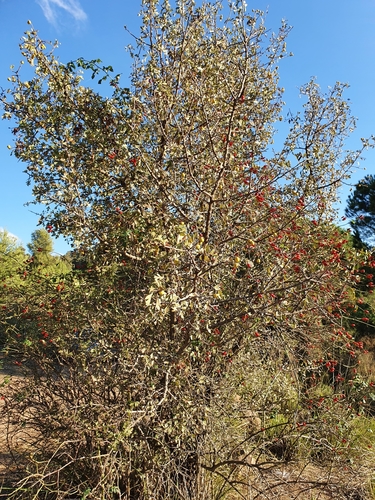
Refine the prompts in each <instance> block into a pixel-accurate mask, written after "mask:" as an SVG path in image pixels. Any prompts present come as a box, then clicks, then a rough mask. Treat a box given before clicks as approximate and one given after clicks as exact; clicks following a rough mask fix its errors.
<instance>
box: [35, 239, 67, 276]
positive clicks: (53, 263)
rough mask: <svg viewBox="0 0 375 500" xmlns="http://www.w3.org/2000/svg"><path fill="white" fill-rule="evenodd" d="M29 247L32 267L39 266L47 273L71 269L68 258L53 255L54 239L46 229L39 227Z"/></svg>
mask: <svg viewBox="0 0 375 500" xmlns="http://www.w3.org/2000/svg"><path fill="white" fill-rule="evenodd" d="M27 248H28V250H29V252H30V254H31V263H30V264H31V267H34V268H39V270H41V269H42V270H43V272H45V273H53V274H59V273H63V272H68V271H69V270H70V266H71V264H70V262H69V261H68V259H66V258H60V257H59V256H57V255H53V254H52V253H53V240H52V237H51V235H50V234H49V232H48V231H47V230H46V229H37V230H36V231H34V232H33V233H32V235H31V242H30V243H28V245H27Z"/></svg>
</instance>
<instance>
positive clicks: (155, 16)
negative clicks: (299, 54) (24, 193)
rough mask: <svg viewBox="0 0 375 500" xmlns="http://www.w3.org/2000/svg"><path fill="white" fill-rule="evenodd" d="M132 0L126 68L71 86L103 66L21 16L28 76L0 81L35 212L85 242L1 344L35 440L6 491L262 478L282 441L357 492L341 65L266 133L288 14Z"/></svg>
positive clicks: (302, 461) (167, 491) (99, 492)
mask: <svg viewBox="0 0 375 500" xmlns="http://www.w3.org/2000/svg"><path fill="white" fill-rule="evenodd" d="M141 15H142V19H143V27H142V29H141V35H140V36H139V38H137V39H136V40H137V42H136V43H137V47H136V49H134V51H133V58H134V67H133V71H132V78H131V82H132V88H131V89H124V88H121V86H120V84H119V79H118V78H117V77H115V78H112V79H110V80H109V81H110V85H111V86H112V95H111V96H110V97H102V96H101V95H99V94H98V93H95V92H94V91H93V90H91V89H90V88H87V87H85V86H83V84H82V78H83V76H82V73H81V71H82V70H90V72H92V74H93V76H95V75H97V74H98V73H99V72H100V71H103V72H104V74H103V78H106V77H107V76H108V75H109V73H110V72H111V68H110V67H107V68H104V69H102V70H101V69H100V67H99V66H98V64H99V63H98V61H91V62H87V61H84V60H82V59H80V60H78V61H75V62H70V63H68V64H65V65H64V64H62V63H60V62H59V61H58V60H57V59H56V58H55V56H54V54H53V50H50V48H48V49H47V45H46V43H44V42H43V41H42V40H40V38H39V37H38V34H37V32H36V31H35V30H34V29H32V28H31V29H30V31H28V32H27V33H26V34H25V37H24V40H23V43H22V45H21V52H22V55H23V57H24V58H25V59H26V60H27V61H28V62H29V63H30V64H33V65H34V67H35V68H36V70H35V76H34V77H33V78H32V80H30V81H26V82H25V81H23V80H22V78H21V74H20V71H19V70H16V71H15V72H14V74H13V75H12V77H11V80H12V81H13V82H14V87H13V88H12V89H11V90H10V91H9V94H10V96H7V95H4V96H3V106H4V108H5V113H4V117H5V118H10V117H12V118H13V119H14V120H15V121H16V128H15V129H14V133H15V137H16V142H15V148H14V154H15V155H16V156H17V158H19V159H20V160H22V161H24V162H25V163H26V171H27V173H28V175H29V176H30V178H31V179H32V181H33V182H32V184H33V193H34V196H35V200H36V202H39V203H40V202H42V203H43V204H45V205H46V206H47V210H46V212H45V213H44V214H42V222H43V224H45V226H46V228H48V230H50V231H51V232H52V233H53V234H56V235H64V236H65V237H67V238H69V239H70V241H71V242H72V243H73V244H74V245H75V247H76V248H77V251H79V252H80V255H82V256H83V257H82V258H83V259H84V262H85V266H84V269H83V270H75V271H74V272H72V273H71V274H69V275H66V276H65V277H64V278H63V279H62V280H61V281H60V282H58V283H56V280H54V279H50V278H49V277H46V276H44V277H43V280H42V281H41V282H39V281H38V280H37V279H35V277H34V276H33V274H32V273H30V276H28V278H27V279H28V280H30V283H32V284H33V287H32V288H33V292H32V293H31V294H30V295H28V296H25V295H22V294H18V295H17V293H18V292H17V290H16V291H15V296H14V302H15V303H17V304H19V308H20V315H21V316H22V318H23V324H24V325H27V324H28V323H27V322H30V325H33V326H32V328H30V329H29V330H28V331H27V332H26V333H27V336H26V337H25V336H22V335H21V336H19V335H20V333H19V332H15V334H14V335H12V336H10V337H9V346H12V348H13V350H14V351H15V352H18V353H19V355H20V356H21V357H22V362H23V363H24V364H25V366H30V367H31V369H32V372H33V377H28V378H25V380H24V382H23V384H22V390H21V389H17V391H14V392H13V393H12V392H11V391H10V392H9V394H8V395H7V407H6V408H7V413H6V415H7V416H8V417H9V418H10V419H11V420H12V421H14V416H13V415H19V414H22V415H24V418H23V421H22V424H23V428H22V429H25V428H26V429H32V431H33V432H30V436H33V438H34V442H33V446H34V451H35V453H34V455H32V456H31V458H30V459H29V463H28V471H29V475H28V476H27V475H26V477H25V478H24V480H23V482H21V483H19V484H20V485H21V486H20V489H19V491H18V492H17V493H16V494H19V495H23V497H22V498H25V490H27V491H29V492H30V495H34V498H36V496H35V495H37V494H40V492H43V494H46V495H47V494H48V493H51V494H53V493H56V492H59V494H63V495H65V496H68V495H81V496H82V495H84V496H85V498H95V499H98V498H102V499H108V498H128V499H142V498H148V497H150V496H153V497H154V498H157V499H165V498H173V499H177V498H180V499H184V500H186V499H187V498H190V499H193V498H194V499H195V498H197V499H198V498H199V499H202V498H215V499H219V498H224V496H225V494H226V493H227V492H228V490H230V494H235V495H238V497H240V498H241V497H242V498H246V495H247V496H249V495H252V494H253V493H254V492H257V493H258V494H259V495H260V494H262V493H264V494H269V493H267V492H269V491H271V492H272V494H274V495H275V494H276V493H277V492H280V494H282V491H281V490H282V488H284V487H285V484H286V483H287V482H288V481H285V480H284V479H283V481H282V482H280V481H279V479H277V476H275V475H273V473H272V470H273V469H274V468H275V467H277V468H280V467H281V466H285V467H287V466H288V464H289V462H290V461H291V460H293V464H294V465H293V467H294V468H293V474H292V475H291V476H290V478H291V479H290V481H291V482H292V483H293V484H295V483H296V479H295V477H297V478H299V479H297V482H298V481H301V483H303V488H306V485H310V486H311V487H312V488H325V487H327V484H329V485H330V487H332V488H336V491H337V492H339V493H338V494H342V496H344V495H349V494H352V493H353V494H354V490H355V489H357V490H358V491H357V493H358V492H359V490H363V484H365V480H366V478H367V475H366V474H367V472H368V471H369V470H371V471H372V465H373V461H372V460H373V458H372V451H371V448H369V447H368V446H367V445H368V444H369V443H368V442H366V439H369V438H367V435H366V437H364V438H362V441H360V440H359V439H357V435H356V433H355V419H356V418H359V417H358V414H360V415H362V414H363V418H364V419H365V418H366V408H365V407H363V405H362V406H359V403H358V404H357V401H360V399H358V398H357V399H355V398H354V397H352V396H351V394H352V392H351V391H353V394H354V392H355V391H354V389H355V388H356V386H355V384H354V381H353V368H354V365H355V363H356V361H355V360H356V352H357V351H358V350H360V349H361V346H360V345H356V344H355V341H354V339H352V338H351V335H350V333H349V332H347V331H346V330H345V328H343V315H345V314H346V313H345V311H344V310H343V303H344V302H345V301H347V298H348V294H349V292H350V290H351V287H352V285H353V283H355V281H356V279H357V260H356V253H355V251H353V250H352V249H351V248H350V247H348V246H347V245H346V243H347V238H346V237H345V235H343V234H342V233H341V232H340V231H338V230H337V229H336V228H335V227H333V225H332V217H333V215H334V214H333V212H332V209H331V207H332V203H333V202H334V201H335V199H336V196H337V193H336V189H337V187H338V186H339V185H340V182H341V180H342V179H344V178H346V177H347V176H348V173H349V172H350V169H351V167H352V165H353V163H354V162H355V161H357V159H358V157H359V156H360V154H361V150H362V148H361V149H360V150H359V151H356V152H349V153H344V149H343V148H344V140H345V137H346V136H347V134H348V133H349V131H350V130H351V128H352V126H353V120H352V118H351V116H350V112H349V108H348V104H347V102H346V101H345V100H344V98H343V91H344V89H345V86H344V85H341V84H339V83H338V84H336V85H335V86H334V87H333V88H332V89H331V90H330V91H329V92H328V93H327V94H324V93H322V92H321V91H320V89H319V87H318V85H317V84H316V82H315V81H311V82H309V83H308V84H307V85H306V86H304V87H303V88H302V89H301V93H302V95H303V96H304V98H305V105H304V111H303V113H302V114H297V115H296V116H290V117H289V119H288V121H289V126H290V131H289V134H288V136H287V138H286V140H285V143H284V146H283V147H282V148H281V149H280V150H279V151H276V152H275V151H273V150H272V146H271V144H272V142H273V137H274V134H275V128H276V126H275V123H277V122H278V121H280V120H281V121H283V120H284V118H283V116H282V106H283V102H282V93H283V90H282V89H281V88H279V86H278V67H277V64H278V62H279V60H280V59H281V58H283V57H284V56H285V55H286V49H285V39H286V36H287V34H288V31H289V29H288V27H287V26H286V25H282V27H281V29H280V31H279V33H277V34H275V35H274V36H273V37H272V38H271V39H270V41H269V42H266V40H265V35H266V29H265V27H264V24H263V21H262V14H261V13H260V12H254V13H253V14H252V15H248V14H247V13H246V12H245V9H244V6H243V5H242V3H241V2H234V3H233V4H232V5H231V9H230V18H229V19H227V20H226V21H225V22H224V21H223V20H222V19H221V18H220V15H221V14H220V7H219V5H211V4H203V5H202V6H201V7H199V8H196V7H195V6H194V4H193V2H192V1H190V0H180V1H179V2H177V9H176V10H172V9H171V8H170V6H169V4H168V2H166V1H163V2H155V1H151V0H145V1H144V2H143V3H142V11H141ZM368 145H369V142H368V141H364V142H363V147H366V146H368ZM38 279H39V278H38ZM21 311H22V312H21ZM20 339H21V340H20ZM347 379H349V381H348V384H347V385H346V380H347ZM366 388H367V386H366ZM369 390H370V389H369ZM20 394H22V397H20ZM361 396H363V394H362V393H361ZM362 401H363V397H362ZM31 409H37V411H32V410H31ZM18 430H19V429H18V428H16V429H15V430H14V433H15V434H17V432H18ZM35 436H37V439H36V438H35ZM349 441H350V443H351V444H350V446H349V445H347V444H346V443H348V442H349ZM354 454H355V456H357V455H359V456H360V459H358V468H357V467H355V466H354V465H353V474H350V473H349V471H347V470H345V474H344V475H343V474H342V473H340V471H342V469H343V467H342V465H343V462H345V464H347V463H348V460H350V459H351V456H352V455H354ZM327 463H329V469H328V468H324V465H325V464H327ZM312 464H314V466H315V467H316V469H313V470H314V473H313V474H312V473H311V474H310V475H307V476H306V471H309V470H310V471H311V469H308V465H311V466H312ZM332 464H333V465H332ZM332 470H334V471H335V473H334V474H332ZM294 474H296V476H295V475H294ZM349 490H351V491H349ZM249 491H250V493H248V492H249ZM254 494H255V493H254ZM298 495H299V492H296V493H295V496H298ZM289 497H290V498H291V497H292V495H291V493H290V491H289Z"/></svg>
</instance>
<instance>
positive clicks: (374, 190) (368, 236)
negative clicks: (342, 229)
mask: <svg viewBox="0 0 375 500" xmlns="http://www.w3.org/2000/svg"><path fill="white" fill-rule="evenodd" d="M347 204H348V206H347V208H346V210H345V214H346V215H347V216H348V217H350V218H352V219H353V218H354V220H353V221H352V222H351V226H352V227H353V229H354V234H353V236H354V238H355V239H356V240H357V242H358V244H359V245H361V244H362V245H367V246H368V247H371V246H372V245H373V243H374V242H375V239H374V238H375V236H374V235H375V176H374V175H366V177H365V178H364V179H362V180H361V181H359V182H358V184H356V186H355V189H354V191H353V192H352V194H351V195H350V196H349V198H348V201H347Z"/></svg>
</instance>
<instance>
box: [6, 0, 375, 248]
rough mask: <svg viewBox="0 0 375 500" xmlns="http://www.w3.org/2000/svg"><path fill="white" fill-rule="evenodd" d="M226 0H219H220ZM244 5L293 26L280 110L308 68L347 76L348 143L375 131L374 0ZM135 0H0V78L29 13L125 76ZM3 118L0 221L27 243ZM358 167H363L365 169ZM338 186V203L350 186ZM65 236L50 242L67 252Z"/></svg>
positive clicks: (331, 79) (74, 50)
mask: <svg viewBox="0 0 375 500" xmlns="http://www.w3.org/2000/svg"><path fill="white" fill-rule="evenodd" d="M225 1H226V0H224V3H225ZM247 3H248V8H249V9H252V8H254V9H261V10H267V11H268V15H267V17H266V23H265V24H266V26H267V27H268V28H269V29H271V30H277V28H278V26H279V24H280V20H281V19H286V20H287V21H288V23H289V24H290V25H291V26H293V30H292V32H291V34H290V36H289V39H288V50H290V51H292V52H293V53H294V57H292V58H290V59H287V60H285V61H284V62H283V63H282V64H281V65H280V76H281V85H282V86H283V87H285V89H286V93H285V101H286V107H285V112H287V111H288V110H289V109H291V110H292V111H296V110H298V109H299V108H300V106H301V104H302V102H301V101H300V99H299V92H298V88H299V87H300V86H301V85H303V84H304V83H306V82H307V81H308V80H309V79H310V78H311V77H312V76H315V77H316V78H317V82H318V83H319V84H320V85H321V87H322V89H326V88H327V86H329V85H333V84H334V83H335V82H336V81H342V82H347V83H349V84H350V89H349V91H348V92H347V97H349V98H350V100H351V104H352V112H353V115H354V116H355V117H357V118H358V123H357V130H356V132H355V133H354V134H353V136H352V137H351V139H350V140H349V141H348V143H347V146H348V148H353V149H355V148H356V147H357V146H359V138H360V137H367V136H369V135H371V134H375V1H374V0H356V2H353V0H340V1H339V0H329V1H327V0H268V1H267V0H247ZM140 4H141V0H106V1H105V2H101V1H95V0H0V47H1V49H0V86H1V87H7V84H8V82H7V77H8V76H9V75H10V69H9V67H10V65H11V64H14V65H15V66H16V65H17V64H18V62H19V60H20V59H21V57H20V54H19V50H18V44H19V40H20V38H21V36H22V34H23V32H24V31H25V30H26V29H27V28H28V26H27V20H28V19H30V20H31V21H32V23H33V26H34V27H35V28H36V29H37V30H39V33H40V36H41V37H42V38H43V39H45V40H56V39H57V40H59V42H60V44H61V45H60V48H59V51H58V55H59V57H60V60H61V61H63V62H67V61H70V60H73V59H76V58H78V57H84V58H85V59H94V58H95V59H96V58H100V59H102V60H103V63H104V64H107V65H112V66H113V68H114V71H115V73H122V74H123V78H122V82H123V84H124V85H126V83H127V76H128V75H129V71H130V63H131V62H130V60H129V57H128V55H127V53H126V52H125V49H124V47H125V46H126V45H128V44H129V43H131V42H132V39H131V37H130V36H129V35H128V34H127V33H126V31H125V30H124V25H126V26H127V27H128V28H129V29H131V30H132V31H133V32H134V33H137V31H138V29H139V22H140V20H139V17H138V15H137V13H138V11H139V8H140ZM9 127H10V124H9V122H7V121H0V227H2V228H5V229H7V230H8V231H9V232H11V233H13V234H15V235H16V236H17V237H19V238H20V240H21V241H22V243H23V244H24V245H26V244H27V243H28V242H29V241H30V235H31V233H32V232H33V231H34V230H35V229H36V228H37V223H38V215H37V214H36V213H34V212H37V211H38V208H37V207H34V206H29V207H26V206H24V203H25V202H27V201H29V200H31V199H32V196H31V190H30V188H29V187H27V186H26V176H25V174H23V169H24V166H23V165H22V164H21V163H19V162H17V161H16V159H15V158H14V157H10V156H9V151H8V149H7V145H8V144H11V143H12V135H11V133H10V130H9ZM365 156H366V160H365V161H364V162H362V163H361V170H358V171H357V172H356V173H355V174H354V175H353V177H352V180H351V182H352V183H353V184H355V183H356V182H357V181H358V180H359V179H361V178H362V177H363V176H364V175H365V174H367V173H375V151H373V150H370V151H367V152H366V153H365ZM363 168H366V170H365V171H364V170H363ZM349 189H350V188H349V186H346V187H344V188H343V189H342V194H341V199H342V204H341V211H342V212H343V210H344V208H345V205H346V199H347V197H348V194H349ZM68 249H69V248H68V246H67V245H66V244H65V242H64V241H57V242H56V243H55V250H56V251H57V252H58V253H65V252H66V251H67V250H68Z"/></svg>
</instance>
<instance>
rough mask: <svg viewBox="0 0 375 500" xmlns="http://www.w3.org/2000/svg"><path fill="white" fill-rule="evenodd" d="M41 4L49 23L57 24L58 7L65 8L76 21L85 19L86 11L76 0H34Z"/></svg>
mask: <svg viewBox="0 0 375 500" xmlns="http://www.w3.org/2000/svg"><path fill="white" fill-rule="evenodd" d="M36 2H37V3H38V4H39V5H40V6H41V8H42V10H43V14H44V15H45V17H46V19H47V21H49V22H50V23H51V24H54V25H56V24H57V15H58V14H57V11H58V8H60V9H63V10H65V11H66V12H68V14H70V15H71V16H73V17H74V19H75V20H76V21H85V20H86V19H87V15H86V12H85V11H84V10H83V9H82V7H81V6H80V4H79V2H78V0H36Z"/></svg>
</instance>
